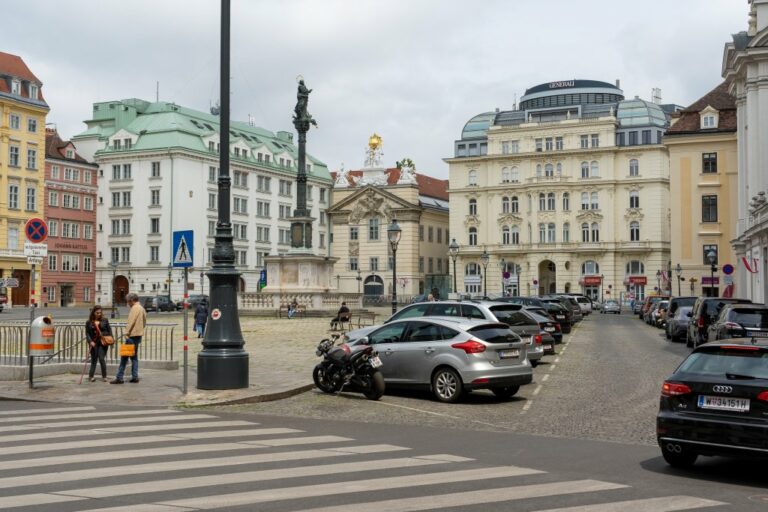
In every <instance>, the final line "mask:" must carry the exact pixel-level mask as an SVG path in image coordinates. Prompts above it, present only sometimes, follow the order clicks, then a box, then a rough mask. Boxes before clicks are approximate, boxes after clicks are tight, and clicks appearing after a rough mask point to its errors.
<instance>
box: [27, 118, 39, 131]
mask: <svg viewBox="0 0 768 512" xmlns="http://www.w3.org/2000/svg"><path fill="white" fill-rule="evenodd" d="M27 131H29V132H32V133H35V132H37V119H35V118H34V117H30V118H27Z"/></svg>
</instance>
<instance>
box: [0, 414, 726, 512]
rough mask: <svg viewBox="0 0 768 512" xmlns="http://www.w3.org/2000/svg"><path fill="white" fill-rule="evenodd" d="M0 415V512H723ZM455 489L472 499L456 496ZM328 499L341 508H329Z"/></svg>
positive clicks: (358, 453) (285, 448) (466, 466)
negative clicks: (499, 511)
mask: <svg viewBox="0 0 768 512" xmlns="http://www.w3.org/2000/svg"><path fill="white" fill-rule="evenodd" d="M0 413H1V414H0V415H1V416H2V418H0V424H2V426H0V432H11V433H12V434H10V435H8V436H5V437H3V436H0V509H2V510H11V511H16V510H19V511H22V512H23V511H24V510H35V509H37V508H40V507H42V508H46V510H47V509H54V508H56V509H58V508H60V509H61V510H67V511H74V510H80V511H83V512H171V511H173V512H179V511H180V510H215V509H222V508H226V509H229V508H233V507H243V510H246V509H257V508H259V507H260V506H266V505H263V504H267V503H269V504H273V505H271V506H272V507H279V508H280V509H281V510H282V509H283V508H285V509H286V510H291V511H294V512H378V511H381V510H386V511H388V512H415V511H422V510H424V511H427V510H440V509H444V508H451V509H455V510H458V509H460V508H461V507H474V506H478V505H481V506H482V505H491V504H501V505H503V506H505V507H508V508H507V509H509V510H513V509H514V508H515V502H517V501H518V500H528V501H526V505H525V507H526V510H536V511H537V512H619V511H621V512H624V511H626V510H631V511H633V512H675V511H682V510H703V509H706V508H709V507H715V506H720V505H725V504H724V503H722V502H719V501H714V500H710V499H704V498H699V497H695V496H685V495H676V496H650V497H649V496H637V495H636V494H638V492H637V491H634V490H633V488H632V486H629V485H626V484H622V483H615V482H607V481H601V480H594V479H582V480H565V481H557V480H556V476H554V475H550V474H549V473H547V472H546V471H541V470H539V469H535V468H527V467H519V466H513V465H501V466H499V465H488V464H484V463H483V462H482V461H479V460H474V459H472V458H466V457H462V456H458V455H454V454H446V453H429V452H426V451H425V450H424V449H416V448H413V447H407V446H398V445H390V444H365V443H361V442H360V440H355V439H352V438H350V437H343V436H336V435H314V434H313V433H312V432H306V431H302V430H297V429H292V428H285V427H281V426H276V427H265V426H261V425H259V424H258V423H256V422H250V421H246V420H235V421H227V420H224V419H222V418H220V417H219V416H216V415H215V414H197V413H186V412H181V411H171V410H153V409H147V410H143V411H142V410H134V411H117V412H106V411H96V410H95V408H92V407H55V408H53V407H52V408H50V409H45V408H40V407H39V406H37V407H35V408H34V409H32V408H30V409H24V408H19V409H16V410H12V411H0ZM6 429H10V430H6ZM13 432H19V433H18V434H13ZM83 437H86V439H78V438H83ZM403 452H406V453H403ZM99 462H102V463H107V464H108V465H109V467H110V471H109V473H110V475H112V476H114V477H117V478H119V480H117V481H116V480H115V479H113V478H110V479H102V477H103V476H104V474H105V473H104V471H105V470H104V467H103V464H99V466H101V467H98V468H95V467H89V463H99ZM33 468H34V469H33ZM47 468H50V469H47ZM31 471H32V473H30V472H31ZM553 476H554V477H555V481H552V479H553ZM313 480H314V481H313ZM118 481H119V483H117V482H118ZM329 481H331V483H329ZM462 484H463V485H469V484H471V485H472V486H473V487H472V490H468V491H463V492H456V490H457V488H458V487H460V486H461V485H462ZM641 494H642V493H641ZM337 496H338V497H340V498H339V499H340V500H341V503H340V504H334V505H333V506H329V505H328V503H330V502H329V501H328V500H330V499H333V500H334V502H335V501H336V497H337ZM562 496H568V497H571V498H570V499H571V501H569V502H566V503H568V504H569V506H568V507H562V506H561V507H559V508H558V507H552V504H553V503H556V502H554V501H551V500H556V497H562ZM128 498H130V500H128ZM323 499H325V503H323ZM301 500H305V501H301ZM306 500H309V501H306ZM318 500H319V501H318ZM294 501H295V503H294ZM313 501H316V502H315V503H313ZM548 501H549V503H548ZM557 503H558V504H562V503H563V502H562V501H559V502H557ZM573 503H581V504H579V505H573ZM307 504H310V505H311V506H310V508H306V507H307ZM292 505H293V506H292ZM532 507H533V508H532ZM478 510H479V508H478Z"/></svg>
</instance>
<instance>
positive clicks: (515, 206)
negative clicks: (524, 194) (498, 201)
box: [509, 196, 520, 213]
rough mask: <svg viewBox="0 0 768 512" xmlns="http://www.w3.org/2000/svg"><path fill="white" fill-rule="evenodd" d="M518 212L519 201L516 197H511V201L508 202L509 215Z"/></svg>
mask: <svg viewBox="0 0 768 512" xmlns="http://www.w3.org/2000/svg"><path fill="white" fill-rule="evenodd" d="M519 210H520V201H518V200H517V196H512V200H511V201H510V202H509V211H510V213H517V212H518V211H519Z"/></svg>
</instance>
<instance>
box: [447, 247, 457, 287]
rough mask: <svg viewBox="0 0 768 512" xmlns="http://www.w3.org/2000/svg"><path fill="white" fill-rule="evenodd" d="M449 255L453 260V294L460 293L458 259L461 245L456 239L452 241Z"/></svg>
mask: <svg viewBox="0 0 768 512" xmlns="http://www.w3.org/2000/svg"><path fill="white" fill-rule="evenodd" d="M448 254H449V255H450V256H451V259H452V260H453V293H459V290H458V289H457V286H456V258H458V256H459V243H458V242H457V241H456V239H455V238H454V239H453V240H451V243H450V245H449V246H448Z"/></svg>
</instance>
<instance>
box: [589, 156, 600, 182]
mask: <svg viewBox="0 0 768 512" xmlns="http://www.w3.org/2000/svg"><path fill="white" fill-rule="evenodd" d="M589 175H590V176H592V177H593V178H595V177H597V176H600V167H598V165H597V160H592V163H590V164H589Z"/></svg>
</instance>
